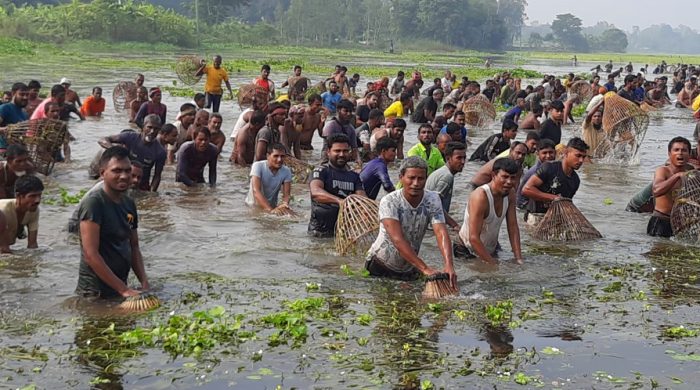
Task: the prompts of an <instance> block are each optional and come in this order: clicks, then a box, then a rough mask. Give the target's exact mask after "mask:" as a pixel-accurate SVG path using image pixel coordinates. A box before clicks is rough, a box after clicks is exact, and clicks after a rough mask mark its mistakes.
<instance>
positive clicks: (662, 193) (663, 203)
mask: <svg viewBox="0 0 700 390" xmlns="http://www.w3.org/2000/svg"><path fill="white" fill-rule="evenodd" d="M690 148H691V146H690V141H688V140H687V139H686V138H683V137H675V138H673V139H672V140H671V141H670V142H669V143H668V162H669V164H668V165H664V166H661V167H659V168H656V172H654V183H653V185H652V192H653V194H654V202H655V203H654V212H653V213H652V214H651V219H649V224H648V225H647V234H648V235H650V236H658V237H671V236H673V230H672V229H671V209H672V208H673V203H674V202H675V201H676V194H677V191H678V189H679V188H680V187H681V178H682V177H683V176H685V175H686V173H687V172H688V171H690V170H692V169H693V167H692V166H691V165H690V164H688V159H689V158H690Z"/></svg>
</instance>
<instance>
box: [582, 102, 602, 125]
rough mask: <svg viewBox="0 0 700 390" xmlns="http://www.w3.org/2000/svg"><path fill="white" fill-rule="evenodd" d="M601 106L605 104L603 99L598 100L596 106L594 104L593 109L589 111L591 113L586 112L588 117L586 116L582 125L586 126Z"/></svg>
mask: <svg viewBox="0 0 700 390" xmlns="http://www.w3.org/2000/svg"><path fill="white" fill-rule="evenodd" d="M603 104H605V99H600V101H599V102H598V104H596V105H595V107H593V108H592V109H591V111H589V112H588V115H586V119H585V120H584V122H583V123H584V125H586V124H588V123H590V122H591V119H593V114H595V113H596V112H598V110H599V109H600V107H601V106H602V105H603Z"/></svg>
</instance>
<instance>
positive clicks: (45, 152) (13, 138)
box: [7, 119, 67, 175]
mask: <svg viewBox="0 0 700 390" xmlns="http://www.w3.org/2000/svg"><path fill="white" fill-rule="evenodd" d="M66 127H67V126H66V123H65V122H63V121H59V120H53V119H34V120H29V121H24V122H19V123H15V124H12V125H9V126H7V142H8V143H10V144H21V145H24V146H25V147H26V148H27V152H28V154H29V158H30V159H31V160H32V163H33V164H34V167H35V169H36V171H37V172H39V173H42V174H44V175H49V174H50V173H51V171H52V170H53V166H54V163H55V156H56V153H58V151H59V150H61V146H63V143H64V142H65V141H66V133H67V129H66Z"/></svg>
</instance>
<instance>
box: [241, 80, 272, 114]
mask: <svg viewBox="0 0 700 390" xmlns="http://www.w3.org/2000/svg"><path fill="white" fill-rule="evenodd" d="M237 97H238V106H239V107H241V108H249V107H252V106H253V102H257V103H258V107H260V103H261V102H262V103H267V102H268V101H269V99H270V93H269V92H268V91H267V90H266V89H265V88H263V87H260V86H258V85H255V84H252V83H251V84H245V85H241V87H240V88H239V89H238V92H237Z"/></svg>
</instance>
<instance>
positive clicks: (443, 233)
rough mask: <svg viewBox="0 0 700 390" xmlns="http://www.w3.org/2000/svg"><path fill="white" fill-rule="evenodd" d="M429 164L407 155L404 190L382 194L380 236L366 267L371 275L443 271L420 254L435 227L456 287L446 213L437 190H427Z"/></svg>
mask: <svg viewBox="0 0 700 390" xmlns="http://www.w3.org/2000/svg"><path fill="white" fill-rule="evenodd" d="M427 178H428V165H427V164H426V163H425V161H424V160H423V159H421V158H419V157H415V156H414V157H408V158H406V159H405V160H404V161H403V162H402V163H401V168H400V172H399V180H400V181H401V184H402V187H403V188H402V189H400V190H397V191H394V192H392V193H390V194H388V195H387V196H385V197H383V198H382V200H381V202H380V203H379V220H380V225H379V235H378V236H377V239H376V240H375V241H374V244H372V247H371V248H370V249H369V251H368V252H367V261H366V263H365V269H367V271H369V274H370V275H372V276H378V277H387V278H392V279H400V280H415V279H417V278H418V277H419V276H420V275H421V274H422V275H426V276H430V275H434V274H436V273H438V272H440V271H438V270H436V269H434V268H432V267H430V266H429V265H428V264H426V263H425V261H423V259H421V258H420V257H418V253H419V252H420V247H421V244H422V242H423V237H424V236H425V233H426V231H427V230H428V227H429V226H432V228H433V231H434V232H435V237H436V239H437V246H438V248H439V249H440V253H441V254H442V258H443V261H444V263H445V267H444V271H443V272H446V273H447V274H449V275H450V282H451V283H452V287H453V288H456V287H457V275H456V274H455V271H454V267H453V264H452V242H451V241H450V236H449V234H448V232H447V226H446V225H445V215H444V212H443V209H442V203H441V202H440V196H439V195H438V194H437V193H436V192H432V191H426V190H425V183H426V180H427Z"/></svg>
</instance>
